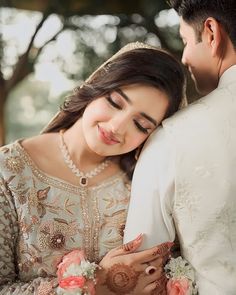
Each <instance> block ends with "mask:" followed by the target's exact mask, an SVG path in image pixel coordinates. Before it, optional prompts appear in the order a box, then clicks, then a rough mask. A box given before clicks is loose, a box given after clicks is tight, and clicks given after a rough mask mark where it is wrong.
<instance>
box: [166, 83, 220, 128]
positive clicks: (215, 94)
mask: <svg viewBox="0 0 236 295" xmlns="http://www.w3.org/2000/svg"><path fill="white" fill-rule="evenodd" d="M223 96H224V97H225V96H226V92H225V89H219V88H216V89H215V90H214V91H212V92H211V93H209V94H208V95H206V96H203V97H201V98H200V99H198V100H196V101H194V102H193V103H191V104H189V105H188V106H186V107H184V108H183V109H181V110H179V111H178V112H177V113H175V114H174V115H173V116H172V117H170V118H167V119H166V120H165V121H164V122H163V127H164V128H168V127H172V126H175V125H179V124H182V123H185V124H187V123H188V122H191V121H195V120H199V119H200V118H201V119H204V118H205V119H208V118H209V116H210V114H211V113H214V111H215V109H217V108H220V107H221V103H222V102H223V100H224V98H223Z"/></svg>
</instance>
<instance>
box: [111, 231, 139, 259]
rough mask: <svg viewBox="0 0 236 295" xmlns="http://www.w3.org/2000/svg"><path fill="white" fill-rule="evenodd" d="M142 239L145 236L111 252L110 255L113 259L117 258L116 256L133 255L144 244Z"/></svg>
mask: <svg viewBox="0 0 236 295" xmlns="http://www.w3.org/2000/svg"><path fill="white" fill-rule="evenodd" d="M142 239H143V234H140V235H138V236H137V237H136V238H135V239H134V240H132V241H130V242H128V243H126V244H123V245H121V246H119V247H117V248H114V249H112V250H111V251H109V255H110V256H112V257H115V256H121V255H127V254H128V253H132V252H134V251H136V250H137V249H138V248H139V247H140V245H141V243H142Z"/></svg>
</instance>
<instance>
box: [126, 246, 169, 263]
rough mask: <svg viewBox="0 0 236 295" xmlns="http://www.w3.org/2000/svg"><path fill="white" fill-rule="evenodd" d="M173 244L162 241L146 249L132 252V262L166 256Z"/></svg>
mask: <svg viewBox="0 0 236 295" xmlns="http://www.w3.org/2000/svg"><path fill="white" fill-rule="evenodd" d="M172 246H173V243H172V242H166V243H162V244H160V245H158V246H155V247H153V248H150V249H148V250H143V251H141V252H137V253H132V254H130V255H132V260H133V261H134V262H139V263H145V262H147V261H152V260H154V259H156V258H158V257H162V258H163V257H166V256H168V255H169V254H170V249H171V247H172Z"/></svg>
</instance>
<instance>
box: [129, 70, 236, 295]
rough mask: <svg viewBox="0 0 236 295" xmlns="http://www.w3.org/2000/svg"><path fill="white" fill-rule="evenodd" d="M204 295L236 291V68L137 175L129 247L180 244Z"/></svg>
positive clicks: (151, 146)
mask: <svg viewBox="0 0 236 295" xmlns="http://www.w3.org/2000/svg"><path fill="white" fill-rule="evenodd" d="M175 232H177V235H178V238H179V241H180V244H181V250H182V255H183V256H184V257H185V258H186V259H187V260H188V261H189V262H190V263H191V264H192V266H193V267H194V268H195V270H196V275H197V283H198V286H199V293H200V295H235V294H236V65H235V66H232V67H231V68H229V69H228V70H227V71H226V72H225V73H224V74H223V75H222V77H221V79H220V82H219V85H218V88H217V89H216V90H215V91H213V92H212V93H211V94H209V95H207V96H206V97H204V98H203V99H201V100H199V101H197V102H196V103H194V104H192V105H190V106H189V107H187V108H185V109H184V110H182V111H180V112H179V113H178V114H176V115H175V116H174V117H172V118H169V119H167V120H166V121H165V122H164V123H163V127H162V128H159V129H158V130H157V131H156V132H155V133H154V134H153V135H152V136H151V137H150V139H149V140H148V141H147V143H146V145H145V148H144V150H143V152H142V154H141V157H140V159H139V162H138V165H137V167H136V170H135V174H134V178H133V185H132V191H131V203H130V206H129V213H128V219H127V225H126V229H125V242H127V241H129V240H131V239H133V238H134V237H135V236H137V234H139V233H144V234H145V241H144V243H143V246H142V247H143V248H149V247H151V246H154V245H155V244H159V243H162V242H164V241H168V240H172V241H173V240H174V239H175Z"/></svg>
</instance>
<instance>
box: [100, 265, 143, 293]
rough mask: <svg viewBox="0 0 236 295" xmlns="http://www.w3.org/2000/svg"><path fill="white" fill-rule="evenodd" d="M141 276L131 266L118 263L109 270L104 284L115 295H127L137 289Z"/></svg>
mask: <svg viewBox="0 0 236 295" xmlns="http://www.w3.org/2000/svg"><path fill="white" fill-rule="evenodd" d="M140 274H141V272H138V271H135V270H134V269H133V268H132V267H131V266H128V265H126V264H121V263H117V264H114V265H113V266H112V267H111V268H109V269H108V272H107V275H106V281H105V283H104V284H105V285H106V286H107V288H108V289H109V290H110V291H112V292H114V293H115V294H119V295H122V294H127V293H130V292H132V291H133V290H134V289H135V287H136V285H137V282H138V278H139V275H140Z"/></svg>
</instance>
